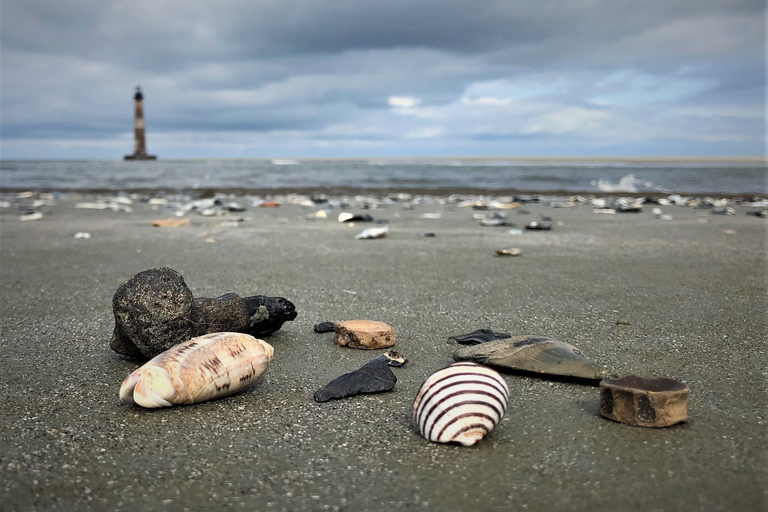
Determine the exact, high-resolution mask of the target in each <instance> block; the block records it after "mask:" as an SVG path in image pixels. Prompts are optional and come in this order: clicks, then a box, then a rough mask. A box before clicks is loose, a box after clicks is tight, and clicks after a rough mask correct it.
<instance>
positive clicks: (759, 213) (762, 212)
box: [747, 209, 768, 218]
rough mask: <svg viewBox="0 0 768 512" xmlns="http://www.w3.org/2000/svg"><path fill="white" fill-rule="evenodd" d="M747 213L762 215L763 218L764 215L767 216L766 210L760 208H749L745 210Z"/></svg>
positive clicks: (767, 211)
mask: <svg viewBox="0 0 768 512" xmlns="http://www.w3.org/2000/svg"><path fill="white" fill-rule="evenodd" d="M747 215H754V216H755V217H763V218H765V217H768V210H760V209H757V210H749V211H748V212H747Z"/></svg>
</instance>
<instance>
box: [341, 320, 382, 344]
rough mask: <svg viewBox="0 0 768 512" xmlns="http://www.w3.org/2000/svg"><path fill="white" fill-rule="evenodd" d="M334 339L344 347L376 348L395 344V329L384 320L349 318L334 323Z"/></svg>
mask: <svg viewBox="0 0 768 512" xmlns="http://www.w3.org/2000/svg"><path fill="white" fill-rule="evenodd" d="M334 328H335V330H336V336H335V337H334V339H333V341H334V343H336V344H337V345H341V346H342V347H351V348H361V349H368V350H375V349H378V348H388V347H391V346H392V345H394V344H395V330H394V329H392V327H390V326H389V325H387V324H385V323H384V322H376V321H373V320H348V321H346V322H336V323H335V324H334Z"/></svg>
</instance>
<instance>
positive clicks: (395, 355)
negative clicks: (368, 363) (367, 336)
mask: <svg viewBox="0 0 768 512" xmlns="http://www.w3.org/2000/svg"><path fill="white" fill-rule="evenodd" d="M373 361H384V362H385V363H387V364H388V365H389V366H394V367H396V368H399V367H401V366H403V365H405V363H407V362H408V360H407V359H406V358H405V357H403V355H402V354H401V353H400V352H397V351H396V350H387V351H386V352H384V353H383V354H380V355H378V356H376V357H374V358H373Z"/></svg>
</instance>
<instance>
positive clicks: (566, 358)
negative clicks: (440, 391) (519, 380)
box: [453, 336, 612, 380]
mask: <svg viewBox="0 0 768 512" xmlns="http://www.w3.org/2000/svg"><path fill="white" fill-rule="evenodd" d="M453 359H454V360H455V361H474V362H476V363H480V364H487V365H490V366H494V367H497V368H503V369H507V370H523V371H528V372H535V373H543V374H549V375H559V376H563V377H578V378H582V379H593V380H601V379H604V378H606V377H610V376H612V375H611V374H610V372H609V371H608V370H607V369H606V368H604V367H603V366H601V365H599V364H597V363H595V362H594V361H591V360H589V359H587V358H586V357H584V356H583V355H581V351H580V350H579V349H577V348H576V347H574V346H573V345H570V344H568V343H565V342H562V341H558V340H554V339H552V338H547V337H544V336H516V337H514V338H507V339H502V340H496V341H491V342H488V343H483V344H480V345H476V346H473V347H464V348H462V349H460V350H459V351H458V352H456V353H455V354H454V355H453Z"/></svg>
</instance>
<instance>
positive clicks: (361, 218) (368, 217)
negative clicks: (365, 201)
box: [344, 213, 373, 222]
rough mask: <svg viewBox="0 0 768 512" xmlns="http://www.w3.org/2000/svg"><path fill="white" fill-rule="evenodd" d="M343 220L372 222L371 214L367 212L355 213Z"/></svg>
mask: <svg viewBox="0 0 768 512" xmlns="http://www.w3.org/2000/svg"><path fill="white" fill-rule="evenodd" d="M344 222H373V216H371V215H369V214H367V213H362V214H360V213H356V214H354V215H352V217H350V218H348V219H346V220H344Z"/></svg>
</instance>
